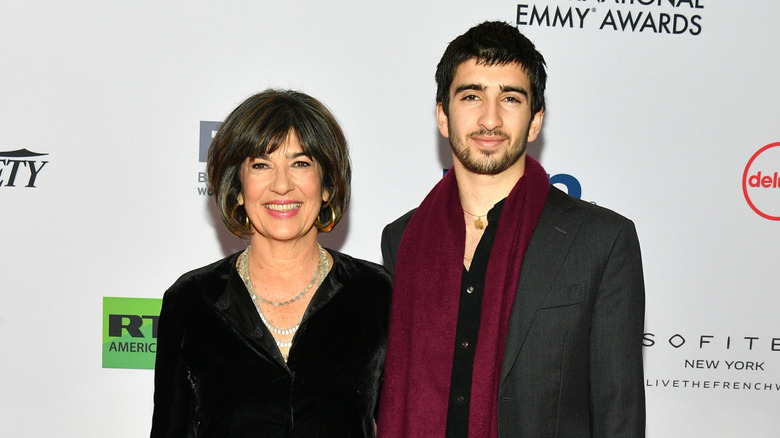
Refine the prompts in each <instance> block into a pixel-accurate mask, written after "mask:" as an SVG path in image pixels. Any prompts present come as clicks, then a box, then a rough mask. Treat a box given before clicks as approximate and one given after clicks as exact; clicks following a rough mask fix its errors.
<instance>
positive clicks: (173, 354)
mask: <svg viewBox="0 0 780 438" xmlns="http://www.w3.org/2000/svg"><path fill="white" fill-rule="evenodd" d="M328 252H329V253H330V254H331V255H332V256H333V260H334V263H333V268H332V269H331V272H330V273H329V274H328V276H327V277H326V278H325V280H324V281H323V283H322V284H321V285H320V287H319V289H317V291H316V292H315V294H314V296H313V297H312V300H311V303H310V304H309V307H308V308H307V309H306V312H305V314H304V316H303V321H302V322H301V326H300V328H299V329H298V332H297V333H296V335H295V338H294V343H293V347H292V349H291V351H290V356H289V359H288V362H287V363H286V364H285V362H284V359H283V358H282V355H281V353H280V352H279V349H278V348H277V347H276V344H275V342H274V339H273V336H271V333H270V332H269V331H268V329H267V328H266V327H265V325H264V324H263V322H262V321H261V320H260V316H259V315H258V313H257V310H256V308H255V306H254V304H253V303H252V300H251V298H250V297H249V293H248V292H247V290H246V287H245V286H244V283H243V282H242V281H241V278H240V277H239V276H238V273H237V272H236V259H237V257H238V255H239V254H240V253H236V254H233V255H231V256H229V257H227V258H225V259H223V260H220V261H218V262H216V263H214V264H211V265H209V266H205V267H203V268H200V269H197V270H195V271H192V272H189V273H187V274H185V275H183V276H182V277H181V278H179V280H178V281H176V283H175V284H174V285H173V286H171V288H170V289H169V290H168V291H167V292H166V293H165V296H164V298H163V305H162V311H161V313H160V319H159V322H158V332H157V333H158V336H157V362H156V365H155V390H154V417H153V419H152V433H151V436H152V437H153V438H154V437H219V438H227V437H307V438H311V437H372V436H374V426H373V415H374V409H375V404H376V399H377V395H378V392H379V385H380V384H379V380H380V375H381V371H382V364H383V362H384V357H385V346H386V341H387V324H388V316H389V309H390V294H391V291H392V284H391V278H390V275H389V274H388V273H387V271H386V270H385V269H384V268H382V267H381V266H379V265H376V264H373V263H370V262H366V261H363V260H357V259H353V258H352V257H349V256H347V255H345V254H341V253H339V252H337V251H333V250H328Z"/></svg>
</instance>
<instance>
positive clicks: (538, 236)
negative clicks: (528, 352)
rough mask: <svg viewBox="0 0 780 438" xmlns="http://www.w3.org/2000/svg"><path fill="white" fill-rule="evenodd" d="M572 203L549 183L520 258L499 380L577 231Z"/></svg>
mask: <svg viewBox="0 0 780 438" xmlns="http://www.w3.org/2000/svg"><path fill="white" fill-rule="evenodd" d="M573 205H574V203H573V202H572V201H571V199H569V198H568V196H567V195H565V194H564V193H563V192H561V191H560V190H558V189H556V188H555V187H550V194H549V195H548V197H547V203H546V204H545V206H544V210H543V211H542V216H541V217H540V218H539V223H538V224H537V225H536V229H535V230H534V233H533V235H532V236H531V242H530V243H529V244H528V249H527V250H526V254H525V258H524V260H523V267H522V271H521V272H520V283H519V286H518V289H517V296H516V297H515V302H514V305H513V306H512V314H511V315H510V317H509V327H508V329H507V335H506V344H505V346H504V358H503V361H502V364H501V379H500V384H503V383H504V381H505V380H506V377H507V375H508V374H509V372H510V371H511V370H512V367H513V366H514V364H515V361H516V360H517V356H518V355H519V354H520V349H521V348H522V345H523V342H524V341H525V337H526V336H527V335H528V331H529V330H530V328H531V324H532V323H533V321H534V318H535V317H536V313H537V311H538V310H539V308H540V307H541V306H542V304H543V303H544V301H545V298H546V297H547V294H548V293H549V291H550V288H551V287H552V285H553V282H554V281H555V279H556V277H557V275H556V274H557V273H558V272H559V270H560V267H561V265H562V264H563V262H564V260H565V259H566V255H567V254H568V252H569V248H570V247H571V244H572V242H573V241H574V237H575V235H576V234H577V229H578V227H579V221H578V220H576V219H575V218H574V217H572V216H571V215H569V214H567V213H566V210H567V209H569V208H571V207H572V206H573Z"/></svg>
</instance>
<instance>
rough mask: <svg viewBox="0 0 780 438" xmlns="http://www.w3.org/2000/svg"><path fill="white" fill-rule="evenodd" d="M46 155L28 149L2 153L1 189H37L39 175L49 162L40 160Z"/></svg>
mask: <svg viewBox="0 0 780 438" xmlns="http://www.w3.org/2000/svg"><path fill="white" fill-rule="evenodd" d="M44 155H49V154H42V153H38V152H31V151H28V150H27V149H18V150H15V151H7V152H2V151H0V187H2V186H5V187H17V184H18V185H21V186H24V187H32V188H35V183H36V180H37V179H38V175H39V174H40V172H41V170H42V169H43V167H44V166H46V164H47V163H48V161H44V160H41V159H39V158H38V157H42V156H44Z"/></svg>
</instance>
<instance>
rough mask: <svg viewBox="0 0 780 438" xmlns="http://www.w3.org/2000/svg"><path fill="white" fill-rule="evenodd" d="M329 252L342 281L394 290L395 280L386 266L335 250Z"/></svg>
mask: <svg viewBox="0 0 780 438" xmlns="http://www.w3.org/2000/svg"><path fill="white" fill-rule="evenodd" d="M328 252H329V253H330V254H331V255H332V256H333V265H334V266H333V268H334V269H335V270H336V272H337V273H338V274H339V277H341V280H342V281H344V280H350V281H357V282H361V283H362V282H368V283H372V284H373V285H375V286H385V287H387V288H389V289H392V284H393V279H392V277H391V276H390V273H389V272H388V271H387V269H385V267H384V266H382V265H380V264H378V263H374V262H371V261H368V260H363V259H359V258H356V257H352V256H350V255H348V254H344V253H342V252H339V251H336V250H333V249H328Z"/></svg>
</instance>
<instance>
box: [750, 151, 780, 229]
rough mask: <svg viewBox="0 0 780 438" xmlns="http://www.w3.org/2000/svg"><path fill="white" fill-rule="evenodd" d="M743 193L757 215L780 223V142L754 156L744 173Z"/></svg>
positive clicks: (757, 152)
mask: <svg viewBox="0 0 780 438" xmlns="http://www.w3.org/2000/svg"><path fill="white" fill-rule="evenodd" d="M742 193H743V194H744V195H745V200H746V201H747V203H748V205H749V206H750V208H751V209H753V211H754V212H756V214H758V215H759V216H761V217H763V218H764V219H769V220H772V221H780V142H778V143H770V144H768V145H766V146H764V147H762V148H761V149H759V150H758V151H756V153H755V154H753V156H752V157H750V160H748V162H747V165H745V171H744V172H743V173H742Z"/></svg>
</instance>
